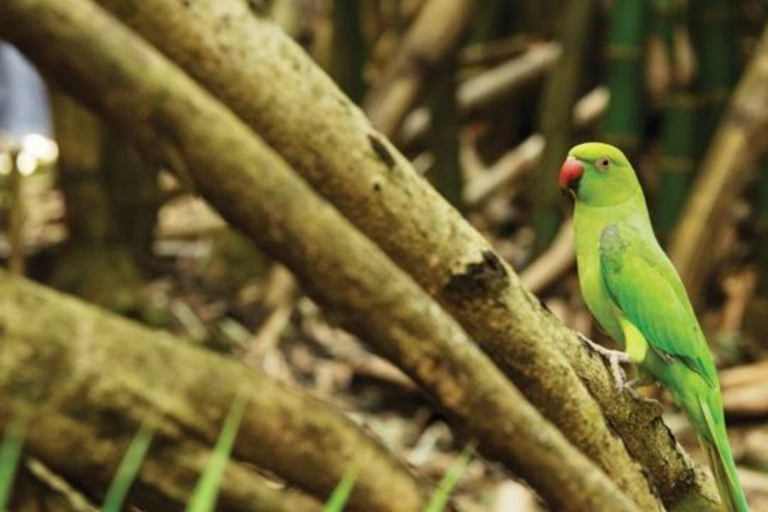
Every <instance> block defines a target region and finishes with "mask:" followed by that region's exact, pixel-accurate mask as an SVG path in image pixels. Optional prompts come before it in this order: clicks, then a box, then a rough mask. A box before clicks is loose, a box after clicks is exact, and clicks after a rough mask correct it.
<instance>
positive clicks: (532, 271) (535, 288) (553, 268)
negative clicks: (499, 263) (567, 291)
mask: <svg viewBox="0 0 768 512" xmlns="http://www.w3.org/2000/svg"><path fill="white" fill-rule="evenodd" d="M575 263H576V253H575V248H574V236H573V221H572V220H571V219H569V220H568V221H567V222H565V223H563V225H562V226H560V231H559V232H558V234H557V236H556V237H555V240H554V241H553V242H552V245H551V246H550V247H549V249H547V250H546V251H545V252H544V253H542V255H541V256H539V257H538V258H537V259H536V260H535V261H534V262H533V263H531V264H530V265H529V266H528V267H527V268H526V269H525V270H523V272H522V273H521V274H520V281H522V283H523V285H525V287H526V288H528V289H529V290H531V293H540V292H542V291H544V290H545V289H546V288H547V287H548V286H549V285H551V284H552V283H553V282H554V281H555V280H557V279H558V278H560V277H562V275H563V274H565V273H566V272H567V271H568V270H570V269H572V268H573V266H574V265H575Z"/></svg>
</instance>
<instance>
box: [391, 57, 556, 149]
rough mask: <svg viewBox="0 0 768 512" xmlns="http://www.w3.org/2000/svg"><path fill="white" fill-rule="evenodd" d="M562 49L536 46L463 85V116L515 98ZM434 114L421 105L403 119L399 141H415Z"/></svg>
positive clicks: (459, 97)
mask: <svg viewBox="0 0 768 512" xmlns="http://www.w3.org/2000/svg"><path fill="white" fill-rule="evenodd" d="M560 53H561V49H560V45H559V44H558V43H544V44H540V45H536V46H533V47H532V48H531V49H530V50H528V51H526V52H525V53H524V54H523V55H521V56H519V57H516V58H514V59H512V60H510V61H509V62H507V63H505V64H501V65H499V66H496V67H495V68H492V69H489V70H488V71H485V72H483V73H481V74H479V75H477V76H476V77H473V78H471V79H469V80H467V81H466V82H464V83H463V84H461V85H460V86H459V90H458V91H457V93H456V96H457V98H456V100H457V101H458V106H459V109H460V111H461V115H462V116H463V117H471V116H473V115H476V114H477V113H478V112H480V111H482V110H484V109H487V108H489V107H490V106H492V105H496V104H498V103H500V102H502V101H504V100H506V99H508V98H512V97H515V96H516V95H518V94H519V93H520V91H521V90H522V89H525V88H526V87H530V86H531V84H533V83H535V82H536V81H537V80H540V79H541V78H542V76H544V73H545V72H546V70H547V69H549V67H550V66H551V65H552V64H553V63H554V62H555V61H557V58H558V57H559V56H560ZM431 124H432V117H431V116H430V114H429V111H428V109H426V108H418V109H416V110H414V111H413V112H411V113H410V114H408V116H407V117H406V118H405V120H404V121H403V127H402V130H401V131H400V134H399V137H398V140H399V141H400V142H402V144H403V145H405V146H408V145H410V144H413V142H414V141H415V140H417V139H420V138H421V137H423V136H424V134H425V133H426V132H427V131H429V128H430V126H431Z"/></svg>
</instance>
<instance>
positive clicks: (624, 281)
mask: <svg viewBox="0 0 768 512" xmlns="http://www.w3.org/2000/svg"><path fill="white" fill-rule="evenodd" d="M559 183H560V186H561V187H562V188H563V189H567V190H568V191H570V193H571V195H572V196H573V198H574V201H575V208H574V215H573V217H574V231H575V235H576V261H577V265H578V271H579V283H580V285H581V290H582V295H583V297H584V301H585V302H586V304H587V307H588V308H589V310H590V311H591V312H592V315H593V316H594V317H595V319H596V320H597V322H598V323H599V324H600V326H601V327H602V328H603V329H604V330H605V331H607V333H608V334H609V335H610V336H611V337H612V338H613V339H614V340H616V342H617V343H618V344H619V346H620V347H621V348H622V351H621V352H619V351H609V350H606V349H602V347H601V349H602V350H601V353H603V355H606V356H609V359H610V360H611V363H612V364H611V368H612V370H613V372H614V377H615V378H616V379H617V385H618V386H619V389H620V390H621V389H623V388H625V387H627V386H628V385H630V384H631V383H624V382H623V375H622V372H621V371H619V367H618V362H631V363H633V364H635V365H637V366H638V367H639V368H640V370H641V372H643V374H645V375H648V376H650V377H652V378H653V379H655V380H656V381H658V382H660V383H661V384H662V385H664V386H665V387H666V388H667V389H669V391H670V392H671V393H672V396H673V397H674V399H675V402H676V403H677V404H678V405H679V406H680V407H681V408H682V409H683V410H684V411H685V413H686V415H687V416H688V419H689V421H690V422H691V424H692V425H693V428H694V430H695V431H696V434H697V436H698V438H699V442H700V443H701V445H702V447H703V448H704V451H705V452H706V453H707V456H708V458H709V463H710V466H711V467H712V471H713V473H714V476H715V479H716V480H717V484H718V489H719V491H720V497H721V499H722V501H723V502H724V503H725V504H726V506H727V509H728V511H729V512H748V510H749V509H748V508H747V502H746V499H745V497H744V491H743V490H742V488H741V485H740V484H739V479H738V476H737V474H736V466H735V464H734V461H733V455H732V454H731V449H730V447H729V445H728V437H727V433H726V429H725V419H724V415H723V405H722V398H721V395H720V386H719V383H718V378H717V371H716V369H715V364H714V362H713V360H712V355H711V354H710V353H709V349H708V348H707V341H706V339H705V338H704V334H703V333H702V331H701V327H700V326H699V322H698V321H697V319H696V315H695V314H694V311H693V308H692V307H691V303H690V301H689V300H688V296H687V294H686V292H685V288H684V286H683V283H682V281H681V280H680V277H679V276H678V274H677V271H676V270H675V268H674V267H673V266H672V263H671V262H670V260H669V258H667V255H666V254H665V253H664V251H663V250H662V249H661V246H660V245H659V243H658V241H657V240H656V236H655V235H654V233H653V228H652V227H651V222H650V219H649V217H648V208H647V207H646V205H645V198H644V197H643V191H642V188H641V187H640V183H639V182H638V180H637V176H636V175H635V171H634V169H633V168H632V165H631V164H630V163H629V161H628V160H627V158H626V157H625V156H624V154H623V153H622V152H621V151H620V150H618V149H617V148H615V147H613V146H610V145H608V144H602V143H597V142H589V143H586V144H580V145H578V146H576V147H574V148H573V149H571V151H570V152H569V153H568V158H567V159H566V160H565V163H564V164H563V166H562V168H561V170H560V176H559ZM598 347H599V346H598Z"/></svg>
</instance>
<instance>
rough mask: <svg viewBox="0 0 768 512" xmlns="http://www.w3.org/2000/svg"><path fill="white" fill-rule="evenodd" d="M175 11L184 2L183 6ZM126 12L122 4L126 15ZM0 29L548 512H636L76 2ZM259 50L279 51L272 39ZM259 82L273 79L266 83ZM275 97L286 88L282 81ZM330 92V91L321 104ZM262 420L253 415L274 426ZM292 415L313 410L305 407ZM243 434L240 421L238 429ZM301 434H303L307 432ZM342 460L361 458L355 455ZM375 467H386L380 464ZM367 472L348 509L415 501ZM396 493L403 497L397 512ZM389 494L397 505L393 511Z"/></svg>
mask: <svg viewBox="0 0 768 512" xmlns="http://www.w3.org/2000/svg"><path fill="white" fill-rule="evenodd" d="M140 5H142V6H144V5H147V4H144V3H142V4H140ZM178 5H179V6H181V7H182V8H183V9H187V8H189V7H190V5H189V3H188V2H186V3H179V4H178ZM232 5H233V6H239V7H241V8H244V7H245V4H240V3H233V4H232ZM138 6H139V4H131V5H130V9H129V11H135V10H136V8H137V7H138ZM240 14H241V15H242V14H247V13H243V12H242V11H241V13H240ZM161 16H162V15H161ZM237 19H242V16H236V17H234V18H228V20H229V21H228V23H229V24H232V23H235V22H236V20H237ZM0 30H1V31H2V33H3V35H4V36H6V37H8V38H9V39H10V40H11V41H13V42H14V43H15V44H17V45H19V46H20V47H21V48H22V50H23V51H24V52H26V53H27V54H28V55H29V56H30V57H31V58H32V60H33V61H35V62H36V64H37V65H39V66H40V67H41V68H42V69H43V70H44V72H46V73H47V74H48V75H49V76H51V77H52V78H53V79H54V80H57V81H58V82H59V83H60V84H62V86H64V87H65V88H66V89H67V90H69V91H70V92H71V93H72V94H73V95H75V96H77V97H78V98H80V99H81V100H82V101H84V102H86V103H88V104H90V105H91V106H92V107H94V108H95V109H96V110H98V111H100V112H101V113H102V114H103V115H105V116H106V117H107V118H108V119H109V120H110V121H111V122H112V123H114V125H115V126H117V127H119V128H121V129H123V130H124V131H125V132H126V134H127V135H128V136H130V138H132V140H133V141H134V142H135V143H136V144H137V145H138V146H139V147H140V148H141V149H143V150H144V151H145V152H146V153H147V154H151V155H154V156H155V157H158V158H160V159H161V161H163V162H165V163H166V165H168V166H169V167H170V168H173V169H175V170H176V171H177V172H180V173H182V174H184V175H187V176H189V177H190V178H191V180H192V181H193V182H194V185H195V186H196V188H197V190H199V191H200V193H201V194H202V195H203V196H204V197H206V198H207V199H208V200H209V201H210V202H211V203H212V204H213V205H215V206H216V207H217V208H218V209H219V211H220V212H221V213H222V215H223V216H224V217H225V218H226V219H228V220H229V221H230V222H232V223H233V224H234V225H235V226H238V227H239V228H240V229H242V230H243V231H244V232H246V233H247V234H248V235H250V236H251V237H252V238H253V239H254V240H256V241H257V242H258V243H259V244H260V245H261V246H262V247H263V248H264V249H265V251H267V252H268V253H269V254H270V255H271V256H272V257H274V258H275V259H278V260H280V261H282V262H283V263H284V264H286V266H287V267H289V268H290V269H291V270H292V271H293V272H294V274H295V275H296V276H297V277H298V278H299V279H300V280H301V281H302V284H303V287H304V289H305V290H307V292H308V294H309V295H310V296H311V297H313V298H314V299H315V300H316V301H317V302H318V303H319V304H321V305H322V306H324V307H325V308H326V309H327V310H328V311H329V312H330V313H331V314H333V315H335V316H336V317H337V318H338V319H339V321H340V322H341V323H342V324H343V325H345V326H346V327H347V328H348V329H349V330H350V331H352V332H354V333H355V334H357V335H358V336H360V337H361V338H362V339H366V340H367V341H368V342H369V343H370V344H371V345H372V346H373V347H374V348H375V349H376V350H377V351H378V352H379V353H381V354H382V355H383V356H385V357H387V358H388V359H390V360H391V361H393V362H394V363H395V364H397V365H398V366H399V367H400V368H401V369H403V370H404V371H405V372H406V373H408V374H409V376H410V377H411V378H412V379H414V381H415V382H417V383H418V384H419V385H420V386H421V387H422V389H424V390H425V391H427V392H428V393H429V394H430V395H431V396H432V398H433V399H434V400H435V401H436V402H437V403H438V404H439V406H440V407H441V408H442V409H443V411H444V412H445V413H446V414H447V416H448V417H449V419H450V420H451V422H452V423H453V425H454V426H455V427H458V428H459V429H461V430H463V431H464V432H465V433H466V434H467V435H468V436H470V437H472V438H474V439H476V440H477V442H478V449H479V450H480V452H481V453H483V454H485V455H486V456H488V457H490V458H493V459H496V460H500V461H502V462H503V463H505V464H506V466H507V467H509V468H511V469H514V470H515V471H516V472H518V473H519V474H520V475H521V476H523V477H524V478H526V479H527V480H528V481H529V482H531V483H532V485H533V486H534V487H535V488H536V489H537V490H538V491H539V492H540V493H541V494H542V495H543V496H544V497H545V499H547V500H548V501H549V502H550V503H552V504H553V506H555V507H556V508H558V509H561V510H565V511H574V512H576V511H583V510H592V511H598V512H599V511H606V512H607V511H614V512H615V511H635V510H638V509H637V507H636V506H635V505H634V504H633V503H632V502H631V501H630V500H629V499H628V498H627V497H625V496H624V495H623V494H622V493H621V492H620V491H619V489H618V488H617V487H616V485H615V484H613V482H612V481H611V480H610V479H608V478H607V477H606V475H605V474H604V473H603V472H602V471H600V470H599V469H598V468H597V467H596V466H595V465H593V464H592V463H591V462H590V461H589V459H587V458H586V457H585V456H584V455H583V454H581V453H580V452H579V451H578V450H576V449H575V448H574V447H573V446H571V445H570V444H569V443H568V442H567V440H566V439H565V438H564V437H563V436H562V434H561V433H560V432H559V431H558V430H557V429H556V428H555V427H553V426H552V425H551V424H550V423H548V422H547V421H546V420H544V419H543V418H542V417H541V416H540V415H539V414H538V412H537V411H536V410H535V409H534V408H533V407H532V406H531V405H530V404H529V403H528V402H527V401H526V400H525V399H524V398H523V397H522V396H521V395H520V394H519V392H518V391H517V390H516V389H515V388H514V387H513V386H512V385H511V384H510V383H509V382H508V381H507V380H506V379H505V378H504V376H503V375H502V374H501V372H499V371H498V369H497V368H496V367H495V366H493V364H492V363H491V362H490V361H489V360H488V359H487V358H486V357H485V355H484V354H482V353H481V352H480V351H478V350H477V348H476V346H475V345H474V344H473V343H472V341H471V340H470V339H469V338H468V337H467V336H466V334H465V333H464V331H463V330H462V329H461V328H460V327H459V326H458V325H457V324H456V323H455V322H454V321H453V320H452V319H451V318H450V317H449V316H448V315H447V314H445V313H444V312H443V310H442V309H441V308H440V307H439V306H438V305H437V304H436V303H434V302H432V300H431V299H430V298H429V297H428V296H427V295H426V294H425V293H424V291H423V290H422V289H421V288H420V287H419V286H418V285H417V284H416V283H415V282H413V281H412V280H410V279H409V278H408V277H407V276H406V275H405V274H404V273H403V272H402V271H401V270H399V269H398V268H397V267H396V266H395V264H394V263H392V262H391V261H390V260H389V259H387V258H386V257H385V256H384V255H383V254H382V253H381V252H380V251H379V250H378V248H377V247H376V246H375V245H374V244H373V243H372V242H370V241H369V240H368V239H367V238H366V237H365V236H363V235H362V234H361V233H359V232H358V231H357V230H355V229H354V228H353V227H352V226H351V225H350V224H349V223H348V221H347V220H346V219H344V218H343V217H342V216H341V215H340V214H339V213H338V212H337V210H335V209H334V208H333V207H331V206H330V205H328V204H327V203H325V202H324V201H322V200H321V199H320V198H319V197H318V196H316V195H315V194H314V193H313V192H312V191H311V190H310V189H309V187H308V186H307V185H306V183H305V182H304V181H303V180H301V179H300V178H298V177H297V176H295V175H294V174H293V173H292V171H291V169H290V168H289V167H288V166H287V165H286V163H285V162H284V161H283V160H282V159H280V158H279V157H278V156H277V155H276V154H275V153H274V152H273V151H272V150H271V149H270V147H269V146H267V145H266V144H264V143H263V142H262V141H261V140H260V139H258V137H256V136H255V135H254V134H253V133H252V132H250V131H249V130H248V128H247V127H246V126H245V125H243V124H242V123H240V122H239V120H238V119H237V118H235V117H234V115H233V114H232V113H231V112H230V111H229V110H227V109H226V108H225V107H223V106H222V105H220V104H219V103H218V102H216V101H215V100H214V99H213V98H212V97H211V96H209V95H208V94H207V93H205V91H203V90H201V89H200V88H199V86H198V85H197V83H195V82H194V81H192V80H191V79H189V78H188V77H186V76H185V75H184V74H183V73H182V72H180V70H178V69H177V68H176V67H174V66H173V65H171V64H170V63H169V62H167V61H166V60H165V59H164V58H162V56H160V55H159V54H158V53H156V52H155V51H154V50H153V49H152V48H151V47H149V46H148V45H147V44H146V43H145V42H144V41H142V40H140V39H138V38H136V37H135V36H134V35H133V33H132V32H131V31H129V30H127V29H126V28H124V27H123V26H121V25H120V24H119V23H117V22H116V21H115V20H114V19H112V18H111V17H109V16H108V15H106V14H105V13H104V12H103V11H101V10H99V9H97V8H95V6H93V5H92V4H91V3H90V2H88V1H87V0H71V1H70V2H67V4H66V5H63V4H61V3H60V2H57V1H56V0H5V1H4V2H3V3H2V4H0ZM226 32H228V33H229V30H227V31H226ZM104 34H108V35H109V37H104ZM277 34H279V36H278V37H284V36H283V35H282V34H281V33H279V32H277ZM278 41H282V40H281V39H278ZM291 44H293V43H291ZM269 46H271V47H272V50H277V51H278V52H279V53H280V50H279V49H278V48H275V47H274V43H273V44H272V45H269ZM294 48H295V47H294ZM265 49H267V48H265ZM269 53H270V54H271V53H272V51H270V52H269ZM283 57H287V56H285V55H283ZM203 60H207V59H203ZM293 62H294V63H296V61H293ZM287 64H288V65H289V66H290V62H287ZM297 65H301V64H297ZM271 80H273V81H278V82H281V79H280V76H279V75H275V76H272V77H271ZM281 88H287V87H286V83H285V82H281ZM340 97H341V96H340V93H339V92H338V91H335V93H334V94H333V95H331V96H329V97H326V98H323V101H324V102H334V99H335V98H340ZM326 135H328V134H326ZM360 135H361V136H362V137H363V138H364V139H365V140H366V142H367V143H368V144H369V145H368V146H367V150H366V154H365V156H366V157H367V158H369V159H371V160H378V161H382V160H383V161H388V158H391V154H392V153H391V152H392V149H390V148H389V146H388V144H387V143H386V141H383V139H379V138H375V137H376V136H375V134H372V133H370V132H368V133H366V134H360ZM390 167H391V172H395V173H397V172H399V171H398V169H397V161H392V162H390ZM373 192H375V191H373ZM486 269H487V270H489V271H490V272H491V276H490V277H495V276H496V274H501V273H503V267H502V264H501V262H500V261H499V260H496V259H492V258H491V259H489V260H488V262H487V266H486ZM465 279H466V278H465ZM459 281H460V282H463V281H462V280H461V279H459ZM456 286H460V285H456ZM125 338H126V339H133V338H132V337H131V336H126V337H125ZM92 349H93V348H92V347H91V350H92ZM166 361H167V359H166ZM163 366H165V365H163ZM196 367H197V368H198V371H197V372H195V380H194V383H195V384H196V385H197V386H199V388H201V389H208V388H209V387H211V384H212V383H213V382H216V379H215V378H213V377H211V376H208V375H206V373H205V371H204V370H203V369H202V368H201V366H200V365H197V366H196ZM177 380H178V376H176V377H175V379H174V381H177ZM153 391H154V390H153ZM218 398H221V397H218ZM218 402H219V403H224V402H225V400H223V399H220V400H218ZM266 405H267V404H265V406H266ZM272 406H273V407H274V404H272ZM261 412H262V415H261V416H260V417H261V418H262V419H263V418H267V419H270V418H280V417H281V416H280V414H279V413H278V414H274V413H269V414H263V412H264V411H261ZM267 412H269V409H267ZM305 415H306V417H312V416H313V415H314V414H313V413H310V412H309V411H306V412H305ZM263 421H264V420H263ZM266 421H268V420H266ZM304 421H307V420H306V419H305V420H304ZM254 423H255V421H254ZM256 427H257V425H255V424H254V425H251V424H247V423H246V424H244V426H243V429H244V430H248V429H256ZM322 430H323V429H319V431H320V432H322ZM306 437H307V438H312V437H313V435H312V434H309V433H307V435H306ZM315 437H316V434H315ZM265 439H268V438H267V437H266V436H265ZM293 441H294V442H295V445H294V446H293V447H291V448H287V447H286V451H285V455H284V457H288V458H291V457H300V458H301V457H307V456H308V454H307V453H306V451H305V450H306V448H305V447H306V444H304V443H306V442H307V439H299V438H297V439H293ZM314 441H315V442H317V441H318V440H317V439H315V440H314ZM332 446H333V447H334V448H335V449H336V450H337V451H339V452H340V453H339V455H338V456H341V455H343V454H345V453H348V452H347V449H348V448H347V447H345V446H343V445H338V444H335V445H332ZM325 447H326V450H323V449H321V450H318V453H322V454H323V456H326V457H327V455H328V453H326V452H327V449H328V448H331V446H329V445H325ZM356 448H357V447H355V448H353V449H356ZM263 450H264V446H263V445H262V444H261V443H255V444H245V443H238V445H237V446H236V447H235V453H236V454H240V456H241V457H242V456H244V455H245V454H247V455H248V456H249V457H250V458H253V459H255V460H257V461H258V460H260V457H264V455H262V453H261V452H262V451H263ZM354 453H355V456H356V457H364V456H363V454H361V453H359V450H356V451H355V452H354ZM369 453H370V452H369ZM273 455H274V454H273ZM358 460H361V459H358ZM384 461H388V459H387V458H386V457H384ZM262 462H267V461H264V460H262ZM269 462H270V463H269V464H266V463H265V464H264V465H265V466H267V467H275V466H276V469H280V470H283V471H284V472H285V471H287V470H289V469H290V470H293V471H294V473H293V475H292V476H294V477H296V480H297V481H300V482H301V484H302V485H303V486H304V487H305V488H307V489H313V490H314V491H315V492H317V493H318V494H319V493H320V492H324V491H327V490H328V488H329V484H330V482H329V481H330V480H333V481H334V482H335V481H337V479H338V476H339V474H338V472H336V471H335V469H337V468H336V466H335V465H334V467H333V468H332V470H330V471H329V470H328V469H326V470H325V471H317V468H314V470H309V464H305V465H304V466H303V467H302V468H295V467H294V466H293V465H286V464H285V461H282V460H280V459H277V460H272V461H269ZM281 462H282V464H280V463H281ZM386 463H387V462H382V464H386ZM372 466H373V464H371V463H370V461H368V462H364V463H363V465H362V470H361V471H363V472H364V473H365V474H366V476H369V475H373V474H374V473H375V474H377V475H378V480H376V481H375V482H374V481H372V480H370V479H369V478H366V479H365V480H362V479H360V480H359V481H358V485H357V486H356V487H355V491H354V492H353V500H355V503H357V504H358V507H363V506H364V505H366V506H367V508H366V509H367V510H371V509H381V510H390V509H391V507H395V506H396V507H397V509H398V510H413V509H416V508H417V507H418V505H419V503H416V501H417V499H418V497H419V496H418V493H415V492H408V491H413V489H412V487H410V488H409V485H410V484H411V483H412V482H410V481H406V482H404V481H403V480H402V479H401V480H400V482H399V484H400V485H402V486H404V487H405V488H404V489H402V491H403V492H401V491H400V490H394V487H393V486H394V484H397V483H398V482H397V481H395V482H390V481H388V480H390V475H389V471H395V475H398V476H402V473H399V472H398V471H397V470H396V468H394V467H393V468H389V469H384V468H380V469H377V470H374V469H373V468H372ZM308 473H313V478H310V477H309V476H310V475H309V474H308ZM364 482H365V483H364ZM371 487H373V489H372V488H371ZM382 487H383V488H387V489H388V493H387V498H386V499H385V500H383V501H382V498H383V496H380V495H378V493H376V492H373V491H375V490H377V489H380V488H382ZM403 495H405V496H411V497H414V495H415V498H416V499H414V502H412V503H404V502H403ZM355 496H357V498H355ZM392 496H397V497H398V499H397V502H396V503H393V500H392ZM363 498H365V499H363Z"/></svg>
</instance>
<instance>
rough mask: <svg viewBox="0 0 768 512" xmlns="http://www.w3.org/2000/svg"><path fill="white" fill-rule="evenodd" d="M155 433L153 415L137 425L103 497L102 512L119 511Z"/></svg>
mask: <svg viewBox="0 0 768 512" xmlns="http://www.w3.org/2000/svg"><path fill="white" fill-rule="evenodd" d="M154 433H155V419H154V416H150V417H147V418H146V419H145V420H144V421H143V422H142V424H141V426H140V427H139V430H138V431H137V432H136V435H135V436H134V437H133V440H132V441H131V444H130V446H128V450H127V451H126V452H125V455H124V456H123V460H122V461H121V462H120V466H119V467H118V468H117V472H116V473H115V477H114V479H113V480H112V484H111V485H110V486H109V490H107V495H106V497H105V498H104V505H103V507H102V512H120V510H122V507H123V502H124V501H125V497H126V496H127V495H128V491H129V490H130V489H131V485H133V482H134V480H135V479H136V475H137V474H138V473H139V469H140V468H141V465H142V463H143V462H144V458H145V457H146V455H147V450H149V445H150V443H151V442H152V436H153V435H154Z"/></svg>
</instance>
